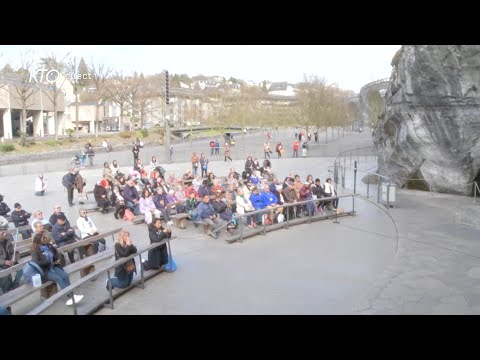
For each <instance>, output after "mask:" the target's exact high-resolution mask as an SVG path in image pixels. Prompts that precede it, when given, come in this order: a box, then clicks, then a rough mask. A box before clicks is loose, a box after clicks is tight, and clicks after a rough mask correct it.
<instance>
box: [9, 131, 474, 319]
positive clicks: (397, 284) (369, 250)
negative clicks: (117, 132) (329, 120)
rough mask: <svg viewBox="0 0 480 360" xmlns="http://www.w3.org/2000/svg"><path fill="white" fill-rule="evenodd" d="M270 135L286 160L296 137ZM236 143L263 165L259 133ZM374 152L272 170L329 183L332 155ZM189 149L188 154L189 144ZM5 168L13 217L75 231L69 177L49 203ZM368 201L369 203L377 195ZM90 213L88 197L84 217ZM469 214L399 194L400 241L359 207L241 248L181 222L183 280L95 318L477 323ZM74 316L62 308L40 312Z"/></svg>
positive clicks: (174, 167) (163, 281)
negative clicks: (24, 214) (58, 209)
mask: <svg viewBox="0 0 480 360" xmlns="http://www.w3.org/2000/svg"><path fill="white" fill-rule="evenodd" d="M277 136H278V137H279V138H282V139H284V140H283V141H288V148H287V151H288V150H289V148H290V147H291V143H292V142H293V131H292V132H291V133H287V132H284V133H283V134H282V133H281V132H280V133H279V134H277ZM239 140H240V139H238V140H237V147H238V149H239V150H238V151H239V152H240V149H242V148H244V149H245V150H242V151H245V152H247V151H249V150H251V153H252V154H253V155H256V156H259V159H260V155H263V154H262V152H261V144H262V143H263V140H264V138H263V136H262V135H261V134H258V135H249V136H248V137H245V141H246V143H245V144H242V143H241V142H240V141H239ZM272 143H273V141H272ZM370 144H371V140H370V138H369V134H366V133H362V134H358V133H349V134H346V136H345V137H340V138H338V139H337V140H335V141H333V142H330V143H329V144H312V145H311V152H310V157H308V158H298V159H292V158H291V155H289V156H288V157H286V158H282V159H276V156H273V160H272V165H273V168H274V171H275V173H277V174H278V175H279V177H280V178H281V179H283V178H284V177H285V176H286V175H288V174H289V173H290V172H292V173H298V174H299V175H300V176H301V177H302V179H304V178H305V177H306V175H308V174H312V175H313V176H314V177H320V179H322V182H323V181H324V180H325V178H327V177H329V176H331V173H329V172H328V170H329V169H331V165H332V164H333V161H334V157H335V155H336V154H337V153H338V152H340V151H343V150H346V149H353V148H356V147H364V146H368V145H370ZM184 146H185V147H186V149H185V153H186V154H187V152H189V150H190V149H189V148H188V146H190V144H184ZM192 146H193V147H195V143H194V144H193V145H192ZM147 151H150V152H152V154H153V155H156V156H157V157H158V158H162V155H161V153H162V149H161V148H158V149H156V148H150V149H145V150H144V153H145V154H147ZM155 151H156V152H157V153H155ZM198 152H199V151H197V153H198ZM242 155H243V154H242ZM102 156H103V157H105V159H107V157H111V156H114V158H116V159H117V160H118V161H119V163H120V165H122V163H124V162H125V163H127V164H128V165H130V164H131V162H132V155H131V152H130V151H124V152H116V153H112V154H102V155H101V156H99V157H98V159H96V160H98V162H97V163H100V162H103V160H102V158H101V157H102ZM239 157H240V153H239ZM261 158H263V156H262V157H261ZM64 160H65V159H63V160H57V162H58V161H64ZM144 160H145V159H144ZM48 162H49V163H50V162H52V163H54V162H55V160H48ZM244 162H245V157H242V158H241V159H240V160H238V158H237V157H234V161H233V162H232V163H230V162H228V163H226V162H224V161H223V158H222V161H211V163H210V168H211V170H213V171H214V172H215V173H217V174H220V175H223V174H226V173H227V172H228V169H229V168H230V167H231V166H234V167H235V168H236V169H237V170H241V169H243V166H244ZM26 165H27V166H36V165H35V163H27V164H26ZM8 166H12V169H13V167H14V166H16V165H5V166H3V177H0V193H2V194H4V195H5V201H6V202H7V203H8V204H9V205H10V207H12V205H13V203H14V202H19V203H21V204H22V206H23V208H25V209H26V210H27V211H33V210H35V209H37V208H39V209H42V210H43V211H44V212H45V213H46V214H48V215H49V214H50V213H51V212H52V207H53V205H54V204H55V203H59V204H61V205H62V206H63V208H64V210H65V213H66V215H67V217H68V218H69V219H70V221H71V222H72V223H73V222H75V221H76V219H77V218H78V209H79V205H75V206H74V207H72V208H69V207H68V206H66V204H67V201H66V192H65V190H64V188H63V186H62V185H61V177H62V175H63V174H64V173H65V171H55V172H48V173H47V174H46V175H47V177H48V189H47V195H46V196H45V197H36V196H34V195H33V180H34V176H33V175H31V174H26V175H17V176H5V171H8ZM359 167H360V169H361V170H364V171H367V170H369V171H371V170H372V169H373V170H374V168H375V161H374V159H373V158H366V159H365V160H364V161H361V162H360V164H359ZM53 168H54V167H53V165H52V169H53ZM165 168H166V169H167V172H170V171H173V172H175V173H177V174H180V173H183V172H184V171H185V170H187V169H190V164H189V163H188V162H175V163H172V164H168V165H166V166H165ZM82 174H83V176H84V177H86V178H87V183H88V188H89V189H90V188H92V187H93V184H94V181H95V180H96V179H98V178H99V177H100V176H101V168H100V167H95V168H93V169H88V168H87V169H86V170H82ZM357 185H358V186H357V189H358V190H359V192H361V193H362V194H366V192H365V191H366V190H365V185H364V184H358V183H357ZM346 187H347V189H345V190H343V191H339V192H340V193H349V192H351V189H352V188H353V178H352V176H351V174H350V175H347V177H346ZM370 195H372V196H371V199H372V198H374V199H376V193H375V189H371V191H370ZM74 201H75V202H77V201H76V199H75V200H74ZM93 202H94V201H93V198H91V199H90V200H89V204H88V205H86V206H88V207H91V206H93V205H94V204H93ZM471 205H472V198H467V197H462V196H454V195H445V194H431V193H425V192H419V191H406V190H397V207H396V208H392V209H390V210H388V212H389V214H390V215H391V217H392V218H393V220H394V221H395V223H396V226H397V228H398V238H397V236H396V234H397V233H396V230H395V226H394V223H393V222H392V219H391V218H390V216H389V215H388V214H387V210H386V209H385V207H382V206H377V205H375V204H372V203H371V202H370V201H368V200H366V199H363V198H357V199H356V201H355V210H356V211H357V214H356V215H355V216H347V217H343V218H341V219H339V222H340V223H339V224H335V223H334V222H333V221H332V220H324V221H319V222H314V223H312V224H304V225H299V226H295V227H291V228H290V229H288V230H278V231H274V232H270V233H267V235H265V236H263V235H258V236H256V237H252V238H249V239H247V240H245V241H244V242H243V243H234V244H228V243H226V242H225V241H224V239H225V235H224V234H222V236H221V237H219V239H217V240H214V239H212V238H210V237H208V236H205V235H204V234H203V233H202V229H201V228H194V227H193V225H192V224H191V223H190V222H188V223H187V229H185V230H179V229H176V228H175V227H173V231H174V235H176V236H177V239H175V240H173V241H172V251H173V255H174V258H175V260H176V262H177V264H178V270H177V271H176V272H174V273H162V274H160V275H158V276H156V277H154V278H153V279H151V280H149V281H147V283H146V287H145V289H140V288H134V289H132V290H130V291H129V292H127V293H126V294H125V295H123V296H121V297H119V298H118V299H117V300H115V308H114V309H113V310H111V309H106V308H105V309H102V310H100V311H98V312H97V314H102V315H103V314H105V315H106V314H418V313H423V314H477V313H479V312H480V245H478V234H479V233H478V230H477V229H476V228H473V227H468V226H465V225H460V224H457V223H456V222H455V215H456V212H457V209H459V208H462V207H465V206H471ZM478 205H479V206H480V204H478ZM340 206H341V207H343V208H344V209H345V210H346V211H348V210H350V209H351V208H352V203H351V201H346V200H345V201H344V202H343V203H342V202H341V203H340ZM91 216H92V218H93V220H94V222H95V224H96V225H97V227H98V228H99V229H101V230H109V229H113V228H116V227H119V226H122V227H125V228H127V229H129V230H130V231H131V233H132V238H133V240H134V242H135V244H136V245H138V246H140V247H144V246H147V245H148V244H149V239H148V232H147V229H146V226H145V225H143V224H142V225H132V224H131V223H128V222H125V221H122V220H115V218H114V217H113V215H112V214H109V215H102V214H100V213H98V212H97V213H92V214H91ZM75 276H78V275H74V279H75ZM79 292H81V293H83V294H84V295H85V300H84V301H82V303H80V307H79V310H80V312H81V309H82V306H85V307H86V306H87V304H88V299H89V298H90V299H94V298H95V296H98V294H101V295H102V296H104V295H105V293H106V290H105V281H104V279H103V278H99V279H97V280H96V281H95V282H89V283H88V284H87V285H85V286H84V287H82V288H81V289H80V290H79ZM96 294H97V295H96ZM38 303H39V299H38V295H37V296H30V297H29V298H27V299H25V300H23V301H21V302H20V303H19V304H18V305H15V313H17V314H18V313H20V314H21V313H26V312H28V310H29V309H31V308H32V307H33V306H35V305H36V304H38ZM71 312H72V311H71V309H68V308H67V307H65V305H64V303H63V302H59V303H58V304H56V305H54V306H53V307H52V308H51V309H49V310H48V311H47V312H46V313H47V314H71Z"/></svg>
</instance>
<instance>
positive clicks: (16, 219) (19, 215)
mask: <svg viewBox="0 0 480 360" xmlns="http://www.w3.org/2000/svg"><path fill="white" fill-rule="evenodd" d="M14 208H15V210H13V211H12V221H13V224H14V225H15V227H16V228H19V227H22V226H25V225H28V219H29V218H30V217H31V216H32V214H30V213H28V212H26V211H25V210H22V205H20V204H19V203H15V205H14ZM20 234H22V237H23V239H24V240H25V239H29V238H30V237H31V236H32V229H26V230H22V231H20Z"/></svg>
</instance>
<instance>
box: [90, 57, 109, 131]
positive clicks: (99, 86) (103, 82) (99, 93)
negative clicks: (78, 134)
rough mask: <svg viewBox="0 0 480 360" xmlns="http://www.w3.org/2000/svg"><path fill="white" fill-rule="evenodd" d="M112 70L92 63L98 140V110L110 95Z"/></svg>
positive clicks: (95, 125)
mask: <svg viewBox="0 0 480 360" xmlns="http://www.w3.org/2000/svg"><path fill="white" fill-rule="evenodd" d="M110 72H111V71H110V68H105V66H104V65H98V66H95V64H94V63H93V62H92V63H91V65H90V74H91V78H92V84H93V86H94V87H95V91H94V93H93V94H94V98H95V119H94V123H93V124H94V126H93V127H94V131H95V137H96V138H98V109H99V106H100V104H101V103H102V101H105V100H106V98H107V97H108V95H109V90H108V78H109V76H110Z"/></svg>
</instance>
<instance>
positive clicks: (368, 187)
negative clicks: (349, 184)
mask: <svg viewBox="0 0 480 360" xmlns="http://www.w3.org/2000/svg"><path fill="white" fill-rule="evenodd" d="M369 196H370V173H368V175H367V199H368V197H369Z"/></svg>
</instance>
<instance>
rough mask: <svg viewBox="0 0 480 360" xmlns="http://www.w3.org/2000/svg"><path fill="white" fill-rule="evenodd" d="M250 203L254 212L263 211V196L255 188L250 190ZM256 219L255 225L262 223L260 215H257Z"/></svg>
mask: <svg viewBox="0 0 480 360" xmlns="http://www.w3.org/2000/svg"><path fill="white" fill-rule="evenodd" d="M250 202H251V203H252V205H253V207H254V208H255V211H257V210H261V209H265V203H264V201H263V196H262V194H260V192H259V190H258V188H257V187H256V186H255V187H253V189H252V193H251V194H250ZM256 217H257V224H258V225H260V224H261V223H262V214H261V213H258V214H257V215H256Z"/></svg>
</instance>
